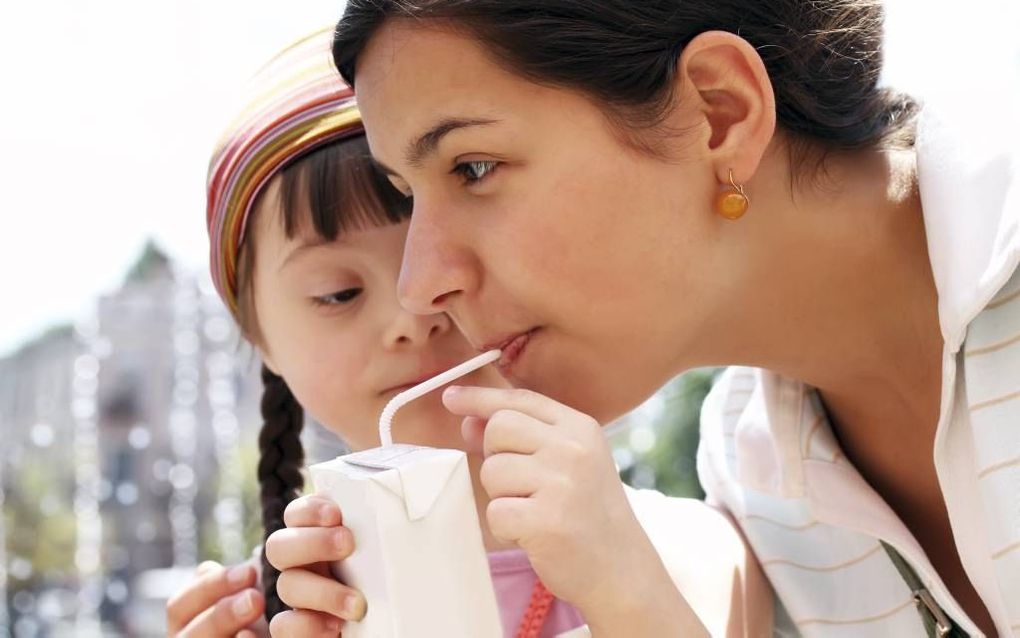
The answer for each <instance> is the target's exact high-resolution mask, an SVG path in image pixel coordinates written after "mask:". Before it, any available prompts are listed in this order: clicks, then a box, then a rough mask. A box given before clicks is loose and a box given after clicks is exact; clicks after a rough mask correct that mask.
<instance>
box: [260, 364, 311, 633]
mask: <svg viewBox="0 0 1020 638" xmlns="http://www.w3.org/2000/svg"><path fill="white" fill-rule="evenodd" d="M262 386H263V390H262V404H261V409H262V421H263V425H262V430H261V431H260V432H259V465H258V477H259V499H260V500H261V502H262V527H263V528H264V530H265V534H264V536H263V539H262V541H263V543H262V592H263V593H264V594H265V598H266V611H265V615H266V620H272V619H273V616H275V615H276V614H278V613H280V612H281V611H285V610H286V609H289V607H287V605H285V604H284V603H283V601H282V600H280V597H279V596H278V595H277V593H276V581H277V579H278V578H279V577H280V572H279V570H277V569H276V568H275V567H273V566H272V565H271V564H270V563H269V560H268V559H267V558H266V546H265V541H266V540H267V539H268V538H269V535H270V534H272V533H273V532H275V531H276V530H278V529H283V528H284V527H285V525H284V523H283V511H284V510H285V509H286V508H287V504H288V503H290V502H291V501H293V500H294V499H295V498H297V497H298V495H299V494H300V493H301V488H303V487H304V479H303V477H302V476H301V467H302V465H303V464H304V460H305V453H304V449H302V447H301V428H302V426H303V425H304V421H305V413H304V410H303V409H302V408H301V404H300V403H298V402H297V399H295V398H294V395H293V394H292V393H291V391H290V388H288V387H287V384H286V382H284V380H283V378H282V377H280V376H277V375H275V374H273V372H272V371H270V369H269V368H267V367H265V366H262Z"/></svg>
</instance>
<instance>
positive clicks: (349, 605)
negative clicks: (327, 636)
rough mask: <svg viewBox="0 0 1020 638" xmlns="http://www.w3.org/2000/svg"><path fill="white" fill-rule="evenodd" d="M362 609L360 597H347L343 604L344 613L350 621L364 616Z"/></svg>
mask: <svg viewBox="0 0 1020 638" xmlns="http://www.w3.org/2000/svg"><path fill="white" fill-rule="evenodd" d="M362 609H363V604H362V600H361V597H360V596H348V597H347V601H346V602H344V613H345V614H346V615H347V617H348V618H350V619H351V620H356V619H358V618H361V616H362V615H363V614H364V612H363V611H362Z"/></svg>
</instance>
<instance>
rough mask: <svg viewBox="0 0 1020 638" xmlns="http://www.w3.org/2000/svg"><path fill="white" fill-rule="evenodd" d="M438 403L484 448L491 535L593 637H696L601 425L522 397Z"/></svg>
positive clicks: (490, 392) (462, 390)
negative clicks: (523, 556)
mask: <svg viewBox="0 0 1020 638" xmlns="http://www.w3.org/2000/svg"><path fill="white" fill-rule="evenodd" d="M443 402H444V404H445V405H446V407H447V409H449V410H450V411H451V412H453V413H454V414H458V415H460V416H463V417H465V421H464V426H463V430H464V436H465V438H466V439H467V440H468V442H469V444H470V443H472V442H475V443H476V444H477V441H478V440H479V439H481V443H482V450H483V452H484V454H485V457H486V458H485V461H484V462H483V464H482V468H481V475H480V479H481V483H482V486H483V487H484V488H485V490H486V492H488V494H489V497H490V499H491V501H490V503H489V506H488V511H487V512H486V517H487V520H488V523H489V530H490V531H491V533H492V534H493V536H495V537H496V538H498V539H500V540H503V541H507V542H513V543H515V544H517V545H518V546H520V547H521V548H522V549H523V550H524V551H526V552H527V554H528V558H529V559H530V561H531V564H532V567H533V568H534V569H535V572H536V573H537V574H538V575H539V577H540V578H541V579H542V582H543V583H544V584H545V586H546V587H547V588H548V589H549V591H550V592H552V593H553V594H555V595H556V596H557V597H559V598H561V599H563V600H566V601H567V602H569V603H571V604H573V605H574V606H575V607H577V608H578V610H579V611H581V613H582V615H584V617H585V619H586V620H587V621H588V623H589V626H590V627H591V629H592V632H593V634H594V635H600V634H605V635H627V636H641V635H650V636H651V635H655V636H667V635H673V634H674V633H675V634H677V635H693V634H684V633H682V632H684V631H688V630H694V631H697V630H698V629H700V628H701V627H700V622H699V621H698V620H697V617H696V616H695V615H694V613H693V612H692V611H691V610H690V607H689V606H688V605H687V604H686V602H685V601H684V600H683V597H682V596H681V595H680V594H679V592H678V591H677V590H676V587H675V585H674V584H673V582H672V580H671V579H670V577H669V573H668V572H667V571H666V569H665V567H664V566H663V564H662V561H661V559H660V558H659V556H658V554H657V553H656V551H655V549H654V547H652V544H651V542H650V541H649V539H648V536H647V535H646V534H645V533H644V530H643V529H642V528H641V525H640V524H639V523H638V520H637V518H636V516H635V515H634V511H633V509H632V508H631V506H630V503H629V502H628V500H627V496H626V494H625V493H624V490H623V483H622V482H621V481H620V477H619V474H618V473H617V469H616V465H615V463H614V461H613V457H612V451H611V450H610V447H609V444H608V442H607V441H606V439H605V436H604V435H603V432H602V427H601V426H600V425H599V424H598V422H596V421H595V420H594V419H592V418H591V417H589V416H588V415H586V414H582V413H580V412H578V411H576V410H574V409H572V408H569V407H567V406H565V405H563V404H561V403H558V402H556V401H554V400H552V399H550V398H548V397H545V396H542V395H540V394H537V393H534V392H531V391H528V390H519V389H514V390H508V389H500V388H478V387H460V386H451V387H450V388H447V390H446V391H445V392H444V393H443ZM619 632H622V633H619Z"/></svg>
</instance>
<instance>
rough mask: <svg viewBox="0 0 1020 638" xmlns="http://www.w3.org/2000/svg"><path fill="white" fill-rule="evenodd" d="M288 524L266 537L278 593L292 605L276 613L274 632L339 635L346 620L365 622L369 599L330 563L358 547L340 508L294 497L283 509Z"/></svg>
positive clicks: (314, 497) (319, 498)
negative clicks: (340, 578)
mask: <svg viewBox="0 0 1020 638" xmlns="http://www.w3.org/2000/svg"><path fill="white" fill-rule="evenodd" d="M283 521H284V523H286V525H287V527H286V528H285V529H281V530H278V531H276V532H273V534H271V535H270V536H269V538H268V539H266V557H267V558H268V559H269V562H270V564H272V565H273V566H274V567H276V569H278V570H280V579H279V580H278V581H277V583H276V593H277V594H278V595H279V596H280V600H282V601H283V602H284V603H286V604H287V605H288V606H290V607H293V610H291V611H285V612H281V613H279V614H277V615H276V616H274V617H273V620H272V622H271V623H270V625H269V628H270V631H271V633H272V635H273V636H338V635H340V630H341V628H342V626H343V621H345V620H361V618H362V617H364V615H365V599H364V597H363V596H362V595H361V594H360V593H359V592H357V591H355V590H353V589H351V588H349V587H346V586H344V585H342V584H340V583H339V582H337V580H336V578H334V577H333V575H332V574H331V573H330V571H329V563H331V562H333V561H338V560H343V559H345V558H347V557H348V556H350V555H351V552H353V551H354V536H353V535H352V534H351V531H350V530H349V529H347V528H346V527H343V526H342V525H341V523H342V522H343V519H342V517H341V514H340V508H339V507H338V506H337V504H336V503H334V502H333V501H331V500H329V499H328V498H326V497H324V496H319V495H314V494H312V495H307V496H302V497H300V498H297V499H295V500H294V501H292V502H291V503H290V505H288V506H287V509H286V510H285V511H284V513H283Z"/></svg>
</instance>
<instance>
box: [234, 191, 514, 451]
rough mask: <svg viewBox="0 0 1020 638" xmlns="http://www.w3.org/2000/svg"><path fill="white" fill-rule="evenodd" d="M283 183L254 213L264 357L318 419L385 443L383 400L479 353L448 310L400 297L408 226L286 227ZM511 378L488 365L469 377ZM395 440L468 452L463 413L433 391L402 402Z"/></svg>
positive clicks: (359, 438)
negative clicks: (330, 235) (425, 308)
mask: <svg viewBox="0 0 1020 638" xmlns="http://www.w3.org/2000/svg"><path fill="white" fill-rule="evenodd" d="M279 186H280V184H279V178H276V179H274V180H272V181H271V182H270V183H269V185H268V186H267V188H266V190H265V191H264V195H263V196H262V197H261V198H260V204H259V206H258V209H257V210H256V211H255V215H256V217H255V224H254V228H253V232H254V233H255V241H256V247H257V250H256V253H255V265H254V278H255V279H254V301H255V313H256V320H257V322H258V327H259V331H260V333H261V338H262V341H263V343H262V344H260V349H261V350H262V352H263V355H264V357H265V360H266V362H267V364H269V365H270V367H271V368H272V369H273V370H274V371H275V372H276V373H277V374H279V375H281V376H282V377H283V378H284V379H285V380H286V381H287V384H288V386H289V387H290V389H291V391H292V392H293V393H294V395H295V397H296V398H297V399H298V401H299V402H300V403H301V405H303V406H304V407H305V409H306V410H308V412H309V413H310V414H312V415H313V416H314V417H315V418H316V419H317V420H318V421H319V422H321V423H322V424H324V425H325V426H327V427H328V428H330V429H331V430H333V431H334V432H336V433H337V434H338V435H339V436H341V437H342V438H343V439H344V440H345V441H346V443H347V444H348V445H349V446H350V447H351V448H352V449H355V450H360V449H367V448H370V447H375V446H378V445H379V435H378V423H379V415H380V413H381V412H382V409H383V407H384V406H385V405H386V403H387V402H389V400H390V399H392V398H393V397H394V396H395V395H396V394H397V393H398V392H400V391H403V390H406V389H407V388H409V387H411V386H412V385H414V384H417V383H418V382H420V381H423V380H425V379H427V378H430V377H432V376H434V375H436V374H438V373H439V372H442V371H444V370H447V369H448V368H451V367H453V366H454V365H456V364H458V363H461V362H462V361H464V360H466V359H468V358H470V357H472V356H474V354H475V353H474V350H473V349H472V348H471V346H470V345H469V344H468V342H467V341H466V340H465V339H464V337H463V336H462V335H461V334H460V332H458V331H457V329H456V328H455V327H454V326H453V324H452V323H451V321H450V320H449V318H448V317H447V316H446V315H444V314H442V313H435V314H430V315H416V314H412V313H410V312H408V311H406V310H404V309H403V308H402V307H401V306H400V303H399V302H398V301H397V294H396V285H397V275H398V273H399V271H400V261H401V254H402V253H403V248H404V240H405V238H406V235H407V224H406V223H404V224H399V225H392V226H382V227H372V228H368V229H366V230H358V231H354V232H349V233H346V234H344V235H342V236H341V237H340V238H339V239H338V240H337V241H335V242H326V243H323V240H322V239H321V238H320V237H318V236H317V235H315V234H314V232H312V231H311V229H310V228H305V229H303V230H301V231H299V232H298V233H297V234H296V236H295V237H294V238H293V239H288V238H287V237H286V235H285V234H284V232H283V225H282V222H281V218H280V209H279V207H278V202H279ZM467 380H468V382H471V383H477V384H480V385H499V386H503V385H505V382H503V380H502V379H501V378H500V377H499V375H498V374H497V373H496V372H495V371H494V370H492V368H491V366H490V367H487V368H484V369H482V370H479V371H477V372H475V373H473V374H472V375H469V376H468V377H467ZM393 436H394V440H395V441H397V442H401V443H414V444H419V445H428V446H433V447H445V448H463V446H464V442H463V439H462V438H461V434H460V419H459V418H457V417H454V416H453V415H451V414H450V413H449V412H448V411H447V410H446V409H445V408H443V406H442V404H441V402H440V394H439V393H438V392H433V393H430V394H428V395H426V396H425V397H423V398H421V399H418V400H416V401H413V402H411V403H409V404H408V405H407V406H406V407H404V408H401V409H400V410H399V411H398V412H397V415H396V418H395V419H394V421H393Z"/></svg>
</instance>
